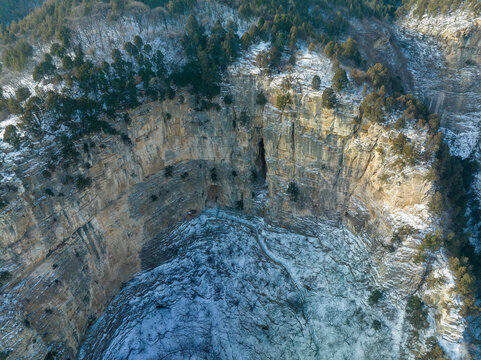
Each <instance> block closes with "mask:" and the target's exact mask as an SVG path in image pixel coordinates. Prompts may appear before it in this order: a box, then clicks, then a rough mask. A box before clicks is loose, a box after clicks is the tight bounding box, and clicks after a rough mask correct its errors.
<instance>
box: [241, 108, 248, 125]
mask: <svg viewBox="0 0 481 360" xmlns="http://www.w3.org/2000/svg"><path fill="white" fill-rule="evenodd" d="M239 121H240V122H241V123H242V124H243V125H247V124H248V123H249V122H250V117H249V115H248V114H247V111H245V110H242V111H241V113H240V116H239Z"/></svg>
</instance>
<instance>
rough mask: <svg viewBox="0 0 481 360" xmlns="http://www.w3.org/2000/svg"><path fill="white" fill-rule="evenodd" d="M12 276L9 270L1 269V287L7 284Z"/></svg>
mask: <svg viewBox="0 0 481 360" xmlns="http://www.w3.org/2000/svg"><path fill="white" fill-rule="evenodd" d="M11 278H12V274H10V272H9V271H6V270H3V271H0V287H1V286H3V285H5V283H6V282H8V281H9V280H10V279H11Z"/></svg>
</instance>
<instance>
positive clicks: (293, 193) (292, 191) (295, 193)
mask: <svg viewBox="0 0 481 360" xmlns="http://www.w3.org/2000/svg"><path fill="white" fill-rule="evenodd" d="M287 193H288V194H289V196H290V198H291V200H292V201H294V202H295V201H297V199H298V197H299V188H298V187H297V184H296V183H295V182H292V181H291V182H290V183H289V186H288V187H287Z"/></svg>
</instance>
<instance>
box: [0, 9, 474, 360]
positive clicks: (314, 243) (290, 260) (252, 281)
mask: <svg viewBox="0 0 481 360" xmlns="http://www.w3.org/2000/svg"><path fill="white" fill-rule="evenodd" d="M196 6H198V7H197V8H195V9H197V10H198V12H197V14H196V16H197V17H198V18H199V19H204V21H203V22H202V23H203V24H205V26H206V27H209V26H211V25H212V24H210V23H212V22H214V21H212V20H213V19H214V18H215V14H217V15H218V14H223V15H224V20H225V21H227V18H228V17H229V16H230V17H233V18H234V19H235V18H236V16H237V14H236V12H235V11H234V10H232V9H230V8H228V7H224V6H223V5H219V4H216V3H211V2H199V3H198V4H197V5H196ZM154 10H155V9H154ZM154 10H150V9H149V10H145V11H148V12H149V14H151V12H153V11H154ZM212 14H214V15H212ZM458 14H460V15H458V16H459V17H463V16H464V17H463V19H465V22H463V23H462V24H461V25H462V26H460V25H459V24H460V23H459V22H455V26H454V28H452V29H451V28H449V27H446V24H447V23H449V19H450V18H449V17H446V16H442V15H439V16H438V17H430V16H427V15H426V16H425V17H423V18H421V19H420V20H417V19H415V18H414V15H413V14H407V15H405V17H403V18H400V19H399V20H396V21H395V22H385V21H379V20H372V19H370V20H366V19H364V20H357V19H352V28H354V29H355V31H352V36H353V37H354V38H355V39H356V40H357V43H359V49H360V52H361V54H362V55H363V58H366V59H369V61H370V63H372V64H374V63H377V62H381V60H384V61H382V62H383V63H384V64H385V66H386V67H388V68H389V69H393V68H396V69H400V70H399V74H400V75H403V76H402V78H403V86H404V87H405V88H406V89H409V90H410V91H412V92H413V93H414V94H416V95H417V96H418V97H420V98H422V99H423V100H424V102H425V103H426V104H428V106H429V108H430V110H431V111H436V112H438V113H439V114H440V115H441V129H440V130H437V128H436V127H434V126H431V125H430V124H428V122H426V123H425V124H424V125H423V126H420V125H419V122H418V121H417V120H418V119H416V118H414V119H408V120H406V122H405V124H404V126H402V127H399V126H397V125H396V123H398V118H399V117H402V116H401V115H402V114H403V109H402V108H399V109H395V110H393V111H386V113H385V116H384V121H383V122H382V123H380V122H376V121H373V120H372V119H370V118H369V116H367V115H366V113H365V111H364V110H363V107H362V104H363V102H364V99H365V98H366V96H367V93H368V92H370V91H368V90H366V89H367V85H365V84H364V83H362V84H359V85H358V84H356V83H355V81H354V80H353V79H352V78H351V77H350V83H349V85H348V86H346V87H344V88H343V89H342V90H339V91H336V93H335V97H336V103H335V106H327V105H326V102H325V99H324V96H323V93H324V92H325V89H326V88H329V87H331V79H332V78H333V76H335V73H336V67H335V66H333V63H334V62H335V60H333V59H330V58H329V57H327V56H326V55H325V54H324V52H323V51H321V48H319V49H314V50H312V49H310V50H309V49H308V46H307V44H304V43H302V42H301V43H300V44H299V45H298V47H297V48H296V50H295V58H296V62H295V64H294V65H292V66H289V67H288V68H287V69H286V68H284V69H280V70H278V71H270V72H266V71H265V69H263V67H262V66H260V65H259V60H258V59H259V54H262V53H263V51H265V50H266V49H269V47H270V45H269V42H266V41H259V42H257V43H255V44H252V45H250V46H249V47H248V49H247V50H245V51H243V52H242V53H241V54H240V56H239V57H238V58H237V59H235V60H234V61H232V63H230V64H229V66H228V67H227V68H226V70H225V72H223V73H222V82H221V86H220V93H219V94H218V95H215V96H213V97H211V98H210V99H209V100H208V101H206V102H204V103H202V102H200V104H201V105H199V97H198V96H197V95H196V94H192V93H191V92H190V91H189V89H187V88H183V87H181V86H178V87H176V91H175V95H174V96H171V97H170V96H169V97H166V98H164V99H161V100H152V99H151V100H149V101H140V104H138V105H136V106H133V107H129V108H128V109H126V110H125V111H124V113H125V114H126V117H122V120H119V121H114V122H112V127H113V128H114V129H115V133H113V132H112V133H109V132H108V131H99V132H96V133H93V134H88V135H85V136H84V137H82V138H81V139H77V140H75V141H72V146H73V147H74V148H75V149H76V151H77V152H78V154H79V155H78V157H79V158H78V160H77V161H76V163H75V164H74V165H69V166H63V167H62V163H61V161H58V162H57V166H55V167H52V166H49V163H51V162H52V161H51V159H52V158H51V156H52V155H51V154H52V153H55V152H56V151H57V150H58V148H59V140H58V139H59V138H58V137H55V136H53V135H52V136H45V137H43V138H42V139H41V141H32V143H31V145H30V146H28V147H27V146H25V147H24V148H23V150H22V149H21V150H15V151H14V150H12V148H11V147H10V145H7V144H6V143H5V142H4V143H2V144H3V145H2V146H3V149H5V154H4V155H3V158H2V159H3V160H2V161H3V166H4V168H5V170H4V171H3V173H2V177H3V178H2V195H3V197H2V199H3V200H4V201H5V204H4V206H3V207H2V210H1V216H0V247H1V249H2V251H1V253H0V270H1V271H2V272H1V274H2V278H1V281H0V287H1V291H2V293H1V303H0V328H1V329H2V330H1V334H0V351H1V353H0V354H1V355H0V358H6V359H57V358H58V359H73V358H78V359H160V358H165V359H184V358H192V359H211V358H212V359H269V358H272V359H343V358H346V359H419V358H422V357H421V356H429V354H430V351H431V352H432V351H433V349H436V347H438V348H442V351H443V352H444V354H445V357H447V358H452V359H470V358H472V359H476V358H479V356H481V354H480V351H479V339H480V337H481V334H480V331H481V330H480V329H481V328H480V326H479V320H478V319H477V317H476V316H467V315H465V314H464V313H463V298H462V297H460V296H459V295H458V294H456V292H455V291H454V289H455V287H456V281H455V280H456V279H455V274H454V273H453V271H452V269H451V268H450V266H449V264H448V262H449V261H448V255H447V250H446V249H444V248H442V249H441V250H439V249H438V250H436V249H435V250H433V251H431V252H430V256H429V261H422V262H419V261H415V258H416V256H417V255H419V253H420V250H419V248H420V244H423V241H424V239H425V238H426V237H427V236H428V235H429V234H434V233H435V232H436V230H438V229H439V228H440V227H442V226H443V223H445V222H446V221H448V220H446V219H447V216H446V215H442V216H441V215H439V214H436V213H434V212H433V210H432V205H431V204H432V202H433V197H434V196H435V194H436V192H437V191H438V185H437V184H436V182H435V181H434V180H433V179H431V178H430V176H429V174H430V170H431V168H432V166H433V161H434V160H433V157H432V156H430V146H431V145H430V144H432V142H433V140H432V139H433V138H434V136H435V135H436V133H440V132H441V131H442V133H444V138H445V139H446V142H447V143H448V144H449V145H450V150H451V152H452V153H453V154H454V155H461V156H462V157H464V158H468V157H470V158H471V159H473V160H475V159H477V158H478V153H479V126H478V122H477V121H478V120H479V105H480V102H479V99H480V97H479V94H480V90H481V89H480V88H479V79H480V74H481V72H480V67H479V64H480V63H481V57H480V56H481V53H480V48H481V46H480V45H481V44H480V40H481V36H480V34H481V20H480V19H479V17H475V16H474V15H472V14H470V15H466V13H462V12H461V11H460V10H458ZM104 15H105V14H104V13H102V12H101V11H99V13H97V14H94V15H92V16H91V17H90V18H84V17H80V19H76V18H74V19H71V20H70V23H69V27H70V28H71V29H72V33H73V34H72V41H73V42H75V43H81V44H82V45H83V47H84V48H86V49H88V48H95V49H96V50H97V51H96V52H92V53H91V54H90V55H86V56H87V57H90V58H91V59H92V61H93V62H100V59H102V58H104V57H105V56H106V55H105V54H108V53H110V47H114V45H112V44H115V43H116V42H118V43H119V44H122V43H124V42H125V41H128V40H130V39H132V37H133V36H132V35H133V34H137V33H138V34H139V35H141V37H142V38H143V39H144V41H145V42H146V43H151V44H152V47H153V48H154V49H156V48H157V47H159V48H161V49H162V51H163V52H164V53H165V58H166V66H167V67H169V66H171V65H169V61H170V63H175V61H176V59H177V58H176V56H178V54H176V51H177V52H178V51H180V50H178V45H177V47H175V46H173V44H176V43H177V44H178V41H179V37H180V32H181V31H180V30H179V29H181V28H182V29H183V27H184V24H185V22H186V19H187V17H188V14H185V15H182V16H179V17H177V18H176V17H172V19H171V20H168V21H170V23H169V24H168V25H164V24H163V25H162V26H160V27H159V28H156V27H155V26H154V25H153V22H152V21H153V20H152V19H147V20H146V19H142V24H143V26H139V22H138V23H136V21H140V20H136V17H135V16H134V15H133V16H132V17H129V15H128V13H127V14H125V16H124V18H123V20H122V21H119V20H113V22H112V23H108V22H106V24H109V25H98V29H97V28H94V27H93V26H92V27H91V26H90V25H89V24H102V22H101V19H103V16H104ZM145 16H146V17H147V15H145ZM459 17H458V18H459ZM458 18H456V19H458ZM205 19H207V20H205ZM433 19H437V20H436V21H438V22H435V20H433ZM155 20H158V19H157V18H155ZM456 21H457V20H456ZM209 22H210V23H209ZM433 22H434V25H433ZM251 23H252V21H251V22H250V23H249V21H247V20H239V21H238V28H239V29H244V28H248V27H249V26H251ZM426 24H427V25H426ZM96 26H97V25H96ZM104 26H105V28H104ZM106 28H107V29H110V30H109V31H108V32H107V31H106ZM124 28H128V29H132V30H131V31H130V32H129V31H127V30H125V29H124ZM442 30H445V31H444V32H442ZM239 32H242V31H241V30H239ZM100 34H103V35H102V36H100ZM105 34H106V35H105ZM119 34H120V35H119ZM350 34H351V33H350ZM89 42H91V43H90V45H89ZM372 44H374V46H372ZM169 46H171V47H172V50H171V51H170V50H169ZM36 51H39V52H40V53H41V52H42V51H48V50H42V48H41V47H39V48H38V50H37V48H36ZM439 62H441V63H439ZM431 63H435V64H436V66H429V64H431ZM426 64H428V65H426ZM341 67H343V68H346V69H348V70H349V69H351V70H352V68H355V66H351V65H342V66H341ZM366 67H367V65H366ZM366 72H367V71H366ZM459 72H462V73H463V74H465V75H463V76H461V77H460V76H458V74H459ZM441 73H442V74H443V75H440V74H441ZM316 74H317V75H319V77H320V85H319V86H318V88H317V89H314V88H313V86H312V85H311V80H312V78H313V76H314V75H316ZM351 74H352V72H351ZM445 74H448V75H445ZM2 76H3V77H2V78H1V79H0V80H1V81H2V84H3V87H4V88H6V89H8V88H9V86H10V87H12V88H13V85H12V78H11V76H10V75H9V74H4V75H2ZM22 76H24V75H19V76H18V78H21V79H22V80H21V81H25V82H24V83H28V81H30V82H31V80H30V78H31V75H30V73H28V74H26V75H25V76H24V78H25V80H23V79H24V78H22ZM27 78H28V79H29V80H28V81H27V80H26V79H27ZM9 81H10V82H9ZM29 86H30V85H29ZM37 86H40V85H39V84H37ZM43 86H45V88H46V89H48V86H50V84H48V83H47V84H45V83H44V85H43ZM369 86H370V85H369ZM376 91H377V90H375V91H374V92H376ZM456 93H458V95H457V96H456ZM463 94H466V96H464V95H463ZM139 97H140V96H139ZM283 100H284V101H283ZM215 104H217V106H216V105H215ZM122 116H123V115H122ZM16 119H17V118H16V117H15V116H10V117H8V118H7V119H6V120H5V121H6V122H9V121H10V122H11V123H13V122H14V121H16ZM430 119H431V118H430ZM5 121H4V122H5ZM42 126H43V125H42ZM435 128H436V129H435ZM4 129H5V127H4V126H3V125H2V131H3V132H4ZM119 134H121V136H119ZM401 135H402V136H401ZM400 136H401V137H400ZM401 138H403V139H406V140H405V143H404V145H402V146H401V150H402V151H400V150H399V149H398V148H397V147H396V146H397V145H396V144H398V142H397V141H398V140H397V139H401ZM465 138H469V139H470V140H469V141H465ZM406 144H407V145H406ZM403 146H404V148H403ZM407 147H410V148H411V149H413V150H412V151H414V152H415V154H417V155H416V156H415V159H414V160H412V159H410V158H408V157H407V155H405V154H404V153H403V151H404V150H403V149H405V148H407ZM478 181H479V177H476V176H475V177H474V182H473V184H474V185H473V189H474V190H473V191H472V192H471V193H470V195H469V196H470V197H471V198H473V199H475V198H477V196H478V195H477V194H479V192H478V191H477V190H478V188H479V184H478ZM468 211H469V210H468ZM475 220H476V219H474V220H473V219H471V220H470V222H469V223H468V225H467V226H469V229H467V230H469V231H471V232H473V234H476V231H477V225H478V224H477V223H476V221H475ZM471 241H473V242H475V241H476V240H475V236H473V238H472V239H471ZM433 339H434V340H433ZM423 354H424V355H423ZM426 354H428V355H426ZM424 358H433V357H424ZM440 358H441V357H440Z"/></svg>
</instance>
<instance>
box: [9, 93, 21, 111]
mask: <svg viewBox="0 0 481 360" xmlns="http://www.w3.org/2000/svg"><path fill="white" fill-rule="evenodd" d="M8 111H10V113H11V114H21V113H23V108H22V105H20V102H19V101H18V100H17V99H15V98H13V97H11V98H10V99H8Z"/></svg>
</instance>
